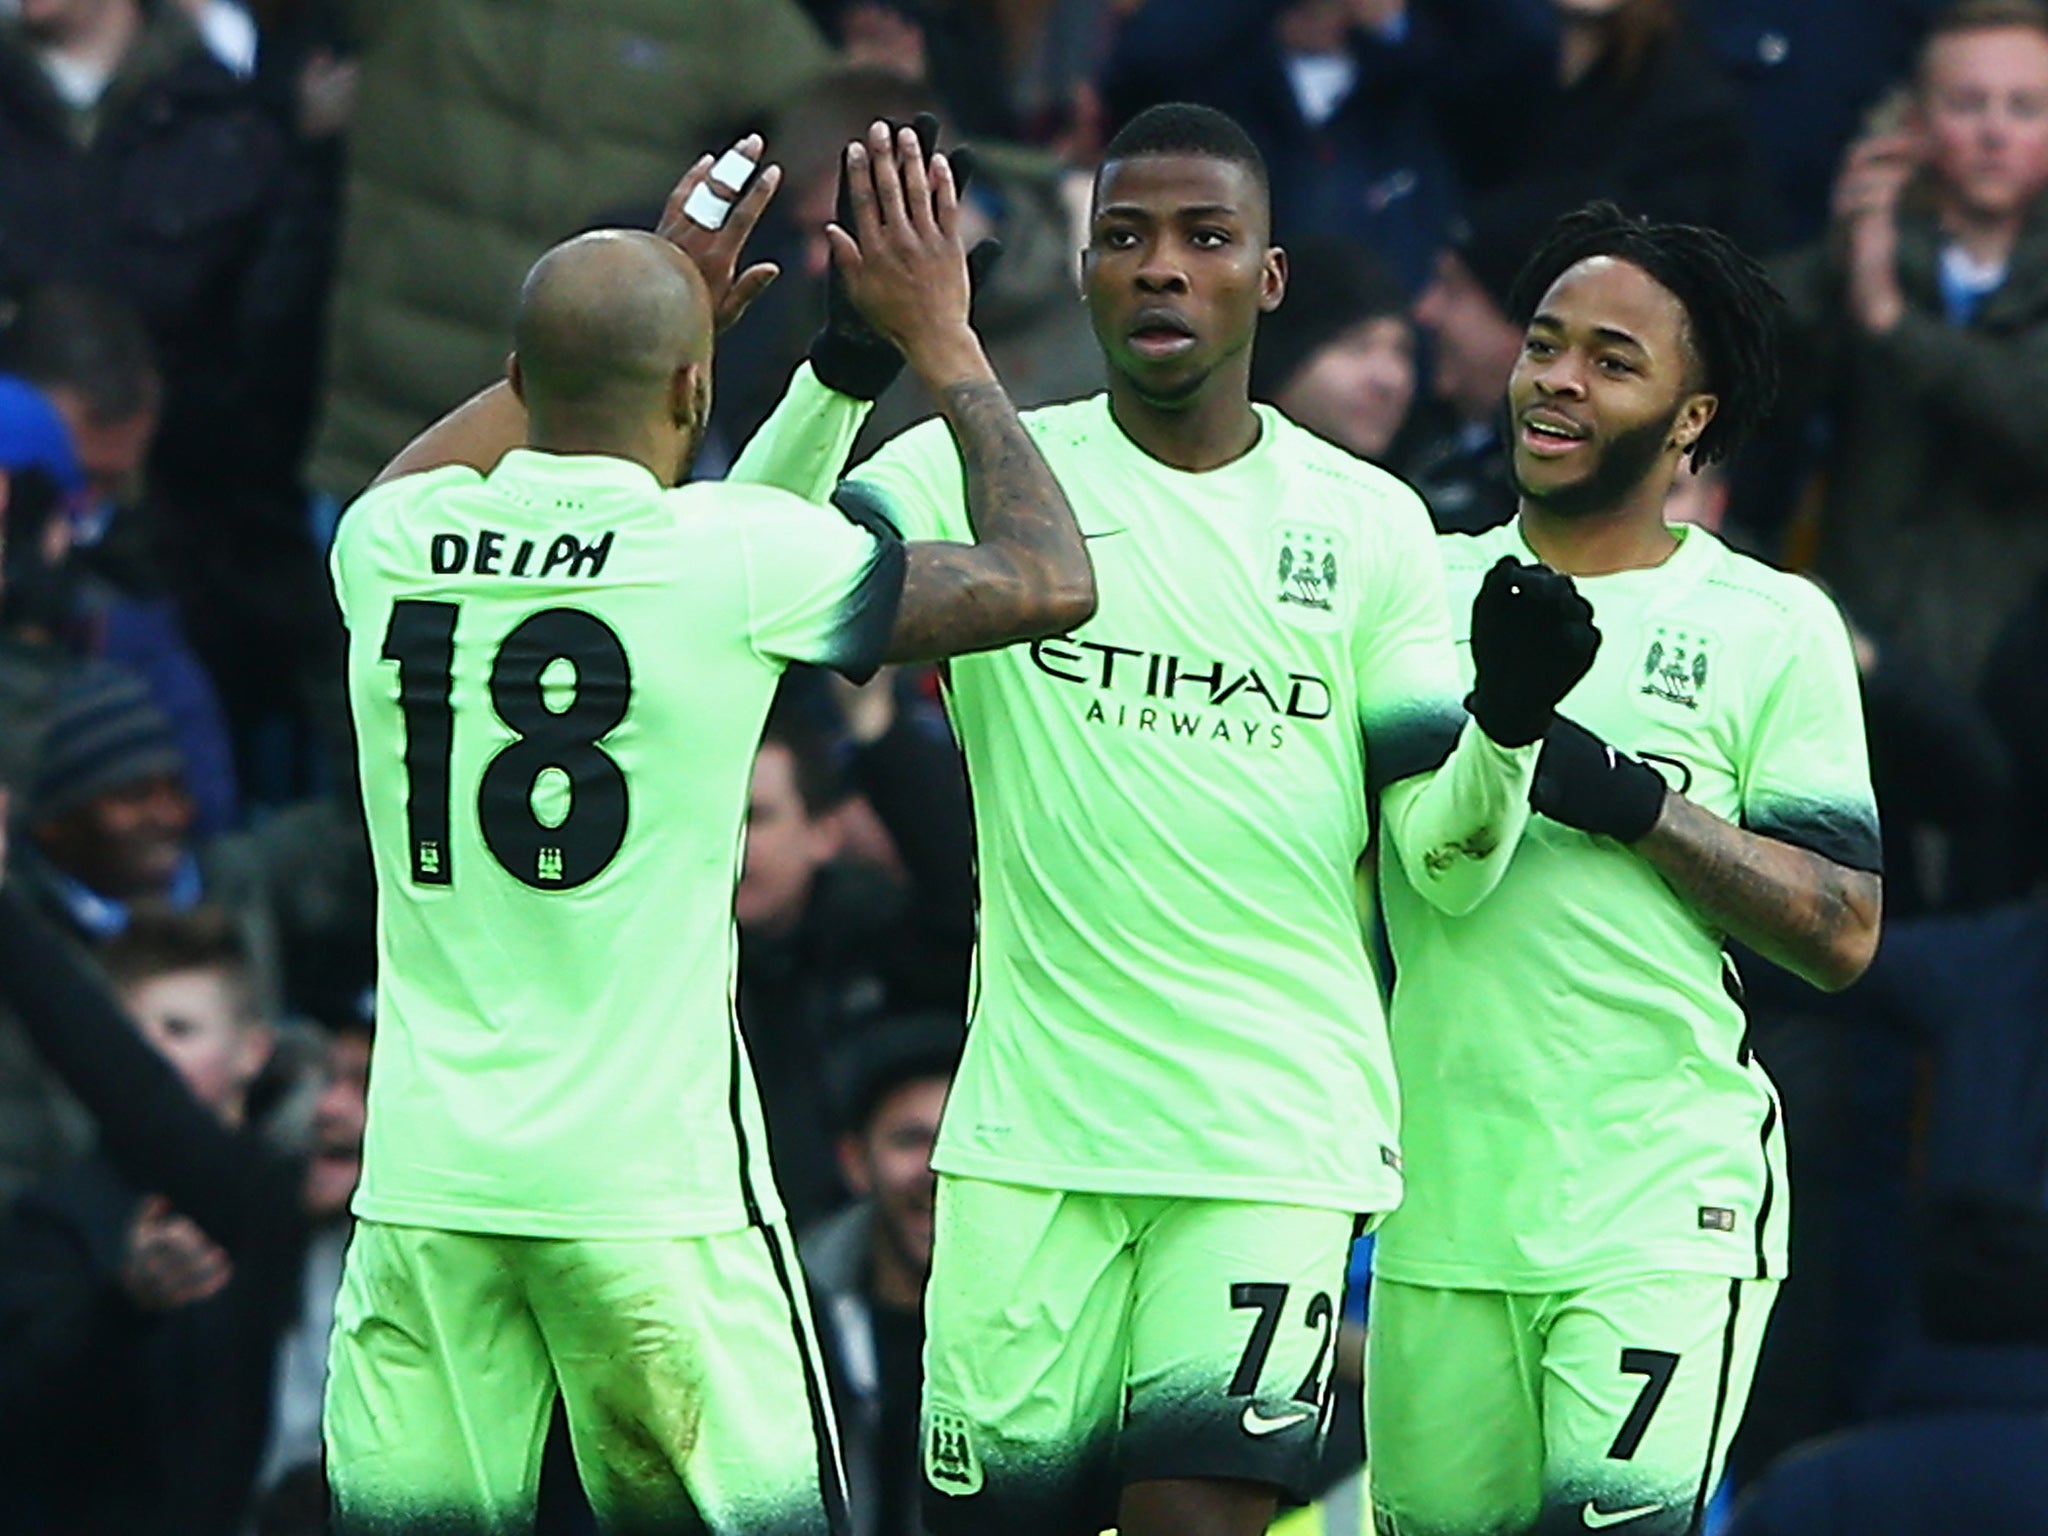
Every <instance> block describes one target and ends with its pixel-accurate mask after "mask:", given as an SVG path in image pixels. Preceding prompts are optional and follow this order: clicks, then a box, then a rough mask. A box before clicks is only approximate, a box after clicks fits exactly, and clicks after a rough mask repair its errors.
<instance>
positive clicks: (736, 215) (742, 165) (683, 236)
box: [654, 133, 782, 334]
mask: <svg viewBox="0 0 2048 1536" xmlns="http://www.w3.org/2000/svg"><path fill="white" fill-rule="evenodd" d="M764 148H765V145H764V144H763V143H762V140H761V135H759V134H758V133H750V134H748V135H747V136H746V137H745V138H743V139H741V140H739V141H738V142H736V143H735V144H734V145H733V146H732V148H730V149H728V150H727V151H726V152H725V153H724V154H723V155H720V156H719V157H718V159H717V160H715V161H714V160H713V159H712V158H711V156H709V155H702V156H699V157H698V160H697V163H696V164H695V165H693V166H691V167H690V168H689V170H687V171H685V172H684V173H683V179H682V180H681V181H679V182H677V183H676V185H675V190H674V191H672V192H670V193H669V195H668V202H667V204H666V205H664V206H663V208H662V210H661V222H660V223H659V224H657V225H655V226H654V232H655V233H656V234H657V235H659V236H661V238H662V239H664V240H666V241H668V242H669V244H671V245H673V246H674V247H675V248H676V249H677V250H679V251H681V252H682V253H683V254H684V255H685V256H687V257H689V258H690V260H692V261H693V262H695V263H696V264H697V271H698V272H699V273H700V274H701V275H702V276H703V278H704V286H705V287H707V288H709V289H710V290H711V313H712V316H713V319H714V322H715V323H716V325H717V327H718V330H719V332H720V334H723V333H724V332H725V331H726V330H727V328H729V327H730V326H731V325H732V323H733V322H734V321H735V320H737V319H739V317H740V316H741V315H743V314H745V313H746V312H747V306H748V305H750V304H752V303H753V302H754V300H756V299H758V298H759V297H760V296H761V293H762V290H763V289H765V288H766V287H767V286H768V285H769V284H770V283H772V282H774V281H775V279H776V276H777V275H778V274H779V273H780V271H781V268H779V267H777V266H776V265H775V263H774V262H772V261H760V262H756V263H755V264H754V265H753V266H751V267H748V268H747V269H746V270H745V271H741V270H740V252H741V250H743V249H744V248H745V246H746V243H747V239H748V237H749V236H751V235H752V234H753V233H754V226H755V225H756V224H758V223H760V222H761V215H762V213H763V212H764V211H765V210H766V209H767V207H768V203H769V200H770V199H772V198H773V197H774V196H775V189H776V188H777V187H779V186H781V185H782V167H781V166H779V165H770V166H765V167H761V168H760V169H758V170H755V169H752V168H753V167H759V166H760V163H761V155H762V151H763V150H764ZM711 220H716V221H717V222H716V223H712V222H709V221H711Z"/></svg>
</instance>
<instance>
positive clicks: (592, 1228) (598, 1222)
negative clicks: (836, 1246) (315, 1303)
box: [350, 1196, 783, 1242]
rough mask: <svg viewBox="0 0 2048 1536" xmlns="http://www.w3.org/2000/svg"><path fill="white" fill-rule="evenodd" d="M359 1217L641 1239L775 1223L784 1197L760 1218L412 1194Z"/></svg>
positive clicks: (498, 1232)
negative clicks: (597, 1211)
mask: <svg viewBox="0 0 2048 1536" xmlns="http://www.w3.org/2000/svg"><path fill="white" fill-rule="evenodd" d="M350 1209H351V1211H352V1212H353V1213H354V1215H355V1216H356V1218H357V1219H358V1220H360V1221H374V1222H379V1223H381V1224H383V1225H384V1226H387V1227H428V1228H431V1229H433V1230H434V1231H437V1232H475V1233H480V1234H483V1235H487V1236H492V1237H551V1238H577V1239H585V1240H593V1241H603V1242H638V1241H645V1240H652V1239H662V1238H675V1237H717V1236H719V1235H721V1234H722V1233H726V1232H742V1231H745V1230H746V1229H747V1228H748V1227H751V1226H756V1225H760V1226H773V1225H775V1224H776V1223H778V1222H780V1221H781V1220H782V1219H783V1211H782V1207H781V1205H780V1204H779V1203H771V1204H765V1205H763V1206H762V1208H761V1219H760V1221H759V1222H758V1223H756V1222H751V1221H749V1220H747V1213H746V1211H745V1210H744V1209H742V1208H740V1207H737V1206H735V1207H734V1208H732V1209H731V1210H724V1209H720V1210H716V1211H689V1210H684V1211H677V1212H672V1213H665V1214H663V1215H660V1216H645V1215H635V1216H594V1215H592V1214H591V1213H590V1212H588V1211H575V1212H570V1211H535V1210H525V1209H513V1208H495V1209H494V1208H488V1207H480V1206H463V1205H433V1204H428V1203H423V1202H420V1201H412V1200H380V1199H376V1198H374V1197H373V1198H371V1199H368V1200H365V1199H363V1198H361V1197H360V1196H358V1197H357V1198H356V1200H355V1201H354V1203H353V1204H352V1205H351V1206H350Z"/></svg>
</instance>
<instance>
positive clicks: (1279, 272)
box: [1259, 245, 1287, 315]
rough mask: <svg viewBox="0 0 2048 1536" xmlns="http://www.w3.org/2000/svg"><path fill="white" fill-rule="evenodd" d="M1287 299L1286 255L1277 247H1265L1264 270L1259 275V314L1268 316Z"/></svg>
mask: <svg viewBox="0 0 2048 1536" xmlns="http://www.w3.org/2000/svg"><path fill="white" fill-rule="evenodd" d="M1286 297H1287V253H1286V252H1285V251H1283V250H1281V249H1280V247H1279V246H1277V245H1269V246H1267V247H1266V260H1265V265H1264V269H1263V270H1262V271H1261V272H1260V273H1259V313H1260V314H1262V315H1270V314H1271V313H1273V311H1274V310H1276V309H1278V308H1279V307H1280V301H1281V300H1282V299H1284V298H1286Z"/></svg>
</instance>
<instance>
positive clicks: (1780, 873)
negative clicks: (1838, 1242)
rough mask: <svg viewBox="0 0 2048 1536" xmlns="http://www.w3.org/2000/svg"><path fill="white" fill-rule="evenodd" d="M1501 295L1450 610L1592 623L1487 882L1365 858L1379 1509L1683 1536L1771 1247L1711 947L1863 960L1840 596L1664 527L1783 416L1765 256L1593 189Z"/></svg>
mask: <svg viewBox="0 0 2048 1536" xmlns="http://www.w3.org/2000/svg"><path fill="white" fill-rule="evenodd" d="M1514 299H1515V302H1516V304H1517V306H1518V311H1519V314H1520V315H1521V317H1523V318H1524V319H1525V320H1526V323H1527V331H1526V335H1525V339H1524V342H1523V347H1522V353H1521V357H1520V359H1519V361H1518V362H1517V364H1516V366H1515V370H1514V373H1513V376H1512V378H1511V379H1510V381H1509V384H1508V399H1507V409H1508V414H1509V418H1510V423H1509V424H1510V426H1511V428H1512V432H1511V436H1510V442H1511V444H1512V453H1513V469H1514V475H1515V481H1516V485H1517V489H1518V490H1519V493H1520V498H1521V505H1520V514H1519V516H1518V517H1517V519H1516V520H1515V521H1514V522H1513V523H1511V524H1509V525H1507V526H1506V527H1503V528H1498V529H1495V530H1493V531H1491V532H1489V533H1485V534H1481V535H1479V536H1477V537H1464V536H1452V537H1447V538H1445V539H1443V540H1441V541H1440V546H1441V548H1442V550H1443V554H1444V560H1445V565H1446V568H1447V570H1448V572H1449V576H1450V588H1451V594H1452V604H1451V607H1452V612H1453V613H1454V614H1463V613H1465V612H1467V611H1468V610H1469V609H1470V606H1471V604H1470V596H1471V594H1472V592H1473V591H1474V590H1475V589H1476V588H1477V587H1478V586H1479V583H1480V581H1481V579H1482V577H1483V575H1484V573H1485V572H1486V570H1487V568H1488V567H1489V566H1490V565H1492V564H1493V563H1494V562H1495V561H1497V560H1499V559H1502V558H1507V557H1512V558H1516V559H1520V560H1539V561H1541V562H1542V563H1544V564H1545V565H1548V566H1550V567H1551V568H1553V569H1554V570H1557V571H1562V572H1565V573H1567V574H1569V575H1570V576H1571V577H1572V578H1573V580H1574V581H1575V582H1576V583H1577V585H1578V589H1579V591H1580V592H1581V593H1582V594H1583V595H1584V596H1585V597H1586V599H1587V600H1588V601H1589V602H1591V603H1592V605H1593V610H1594V618H1595V622H1596V623H1597V624H1598V626H1599V627H1600V630H1601V632H1602V636H1603V639H1602V643H1601V647H1600V652H1599V655H1598V658H1597V659H1596V661H1595V662H1594V664H1593V667H1592V669H1591V670H1590V671H1589V672H1588V673H1587V674H1586V676H1585V677H1584V679H1583V680H1582V681H1580V682H1579V683H1578V685H1577V686H1576V687H1575V688H1573V690H1572V691H1571V692H1570V693H1569V694H1567V695H1566V696H1565V698H1564V700H1563V702H1562V703H1561V704H1560V705H1559V706H1558V713H1557V716H1556V718H1555V720H1554V721H1553V723H1552V724H1551V726H1550V728H1549V730H1548V731H1547V732H1546V734H1545V737H1544V746H1543V752H1542V758H1541V762H1540V764H1539V767H1538V770H1537V777H1536V783H1535V786H1534V789H1533V791H1532V794H1531V802H1532V804H1533V806H1534V808H1535V810H1536V812H1537V815H1536V816H1534V817H1533V818H1532V819H1531V821H1530V824H1529V827H1528V830H1527V832H1526V833H1525V835H1524V836H1523V838H1522V840H1521V843H1520V844H1519V846H1518V847H1517V848H1516V850H1515V852H1514V855H1513V858H1512V860H1511V862H1510V864H1509V867H1508V870H1507V872H1506V874H1505V875H1504V876H1503V878H1502V880H1501V884H1500V886H1499V888H1498V889H1497V890H1495V891H1494V892H1493V893H1492V895H1491V896H1490V897H1489V899H1488V900H1487V901H1486V902H1485V903H1483V904H1482V905H1481V906H1480V907H1478V908H1476V909H1475V910H1473V911H1472V912H1470V913H1467V914H1465V915H1463V916H1458V917H1450V916H1446V915H1444V914H1442V913H1439V912H1436V911H1433V910H1431V909H1430V908H1429V907H1427V906H1426V905H1424V904H1423V903H1421V902H1419V901H1417V900H1416V899H1415V897H1414V895H1413V893H1412V892H1411V891H1408V890H1406V889H1404V882H1402V881H1400V880H1398V879H1392V878H1383V879H1382V881H1381V886H1382V890H1383V893H1384V899H1385V905H1386V916H1387V924H1388V928H1389V932H1390V935H1391V938H1392V942H1393V948H1394V953H1395V959H1396V968H1397V971H1398V977H1399V979H1398V981H1397V983H1396V988H1395V993H1394V1002H1393V1015H1392V1029H1393V1041H1394V1055H1395V1062H1396V1065H1397V1068H1398V1072H1399V1077H1400V1082H1401V1091H1402V1104H1403V1113H1402V1149H1403V1152H1404V1153H1405V1156H1406V1165H1407V1197H1406V1200H1405V1202H1404V1203H1403V1205H1402V1207H1401V1209H1400V1210H1399V1211H1397V1212H1396V1213H1395V1214H1394V1215H1393V1216H1391V1217H1390V1218H1389V1219H1388V1221H1387V1223H1386V1226H1385V1229H1384V1231H1383V1233H1382V1235H1381V1238H1380V1243H1379V1249H1378V1253H1377V1255H1376V1276H1375V1281H1374V1294H1373V1328H1372V1334H1371V1345H1370V1348H1371V1351H1372V1359H1371V1365H1370V1370H1369V1371H1368V1376H1367V1379H1368V1382H1369V1391H1370V1406H1369V1430H1370V1443H1371V1447H1372V1483H1373V1497H1374V1502H1375V1506H1376V1511H1377V1513H1378V1515H1379V1519H1380V1524H1379V1529H1380V1531H1381V1532H1382V1533H1383V1536H1523V1533H1527V1532H1541V1533H1545V1536H1550V1533H1558V1532H1565V1531H1572V1532H1583V1531H1597V1530H1603V1529H1608V1528H1615V1529H1618V1530H1620V1531H1622V1532H1623V1533H1624V1536H1681V1533H1693V1532H1697V1531H1698V1530H1699V1529H1700V1524H1701V1521H1702V1518H1703V1513H1704V1510H1705V1507H1706V1504H1707V1501H1708V1499H1709V1497H1710V1496H1711V1493H1712V1490H1713V1486H1714V1482H1715V1479H1716V1477H1717V1476H1718V1473H1719V1469H1720V1466H1721V1462H1722V1458H1723V1456H1724V1454H1725V1452H1726V1449H1727V1446H1728V1442H1729V1440H1730V1439H1731V1438H1732V1437H1733V1435H1734V1433H1735V1429H1736V1426H1737V1424H1738V1423H1739V1421H1740V1420H1741V1417H1742V1408H1743V1403H1744V1400H1745V1398H1746V1396H1747V1394H1748V1390H1749V1383H1750V1377H1751V1374H1752V1371H1753V1368H1754V1366H1755V1363H1756V1355H1757V1348H1758V1345H1759V1343H1760V1341H1761V1339H1762V1337H1763V1331H1764V1322H1765V1319H1766V1318H1767V1317H1768V1316H1769V1313H1770V1308H1771V1303H1772V1300H1773V1298H1774V1296H1775V1293H1776V1291H1777V1286H1778V1282H1779V1280H1780V1279H1781V1278H1782V1277H1783V1275H1784V1273H1785V1231H1786V1216H1787V1203H1786V1195H1785V1183H1784V1164H1783V1145H1784V1143H1783V1129H1782V1126H1781V1123H1780V1115H1779V1108H1778V1100H1777V1095H1776V1093H1775V1091H1774V1090H1773V1088H1772V1086H1771V1082H1770V1079H1769V1078H1768V1077H1767V1076H1766V1075H1765V1073H1764V1070H1763V1068H1762V1066H1761V1065H1760V1064H1759V1063H1758V1062H1757V1061H1756V1060H1755V1058H1754V1057H1753V1056H1752V1055H1751V1053H1750V1049H1749V1042H1748V1038H1747V1034H1746V1031H1745V1028H1744V1020H1743V1012H1742V1004H1741V1000H1740V999H1741V989H1740V985H1739V983H1738V981H1737V979H1736V977H1735V974H1734V970H1733V967H1732V965H1731V964H1730V963H1729V960H1728V957H1727V955H1726V953H1725V951H1724V944H1725V943H1726V941H1727V940H1729V939H1737V940H1740V941H1741V942H1742V943H1744V944H1746V945H1748V946H1749V947H1750V948H1751V949H1754V950H1756V951H1757V952H1758V953H1760V954H1763V955H1765V956H1768V957H1769V958H1770V959H1772V960H1774V961H1776V962H1777V963H1778V964H1780V965H1783V966H1786V967H1788V968H1789V969H1791V970H1793V971H1795V972H1797V973H1799V974H1800V975H1802V976H1804V977H1806V978H1807V979H1808V980H1810V981H1812V982H1813V983H1815V984H1816V985H1818V986H1821V987H1825V988H1830V989H1833V988H1839V987H1843V986H1846V985H1848V984H1849V983H1850V982H1851V981H1853V980H1854V979H1855V978H1856V977H1857V976H1858V975H1859V974H1861V972H1862V971H1863V969H1864V967H1865V966H1866V965H1867V964H1868V963H1869V961H1870V957H1871V954H1872V952H1873V951H1874V949H1875V947H1876V943H1877V932H1878V914H1879V906H1880V877H1879V857H1878V835H1877V817H1876V811H1875V809H1874V806H1873V803H1872V800H1871V792H1870V780H1869V770H1868V763H1867V758H1866V753H1865V749H1864V740H1863V725H1862V719H1861V715H1860V708H1859V703H1858V696H1857V685H1856V672H1855V667H1854V665H1853V663H1852V660H1851V655H1850V647H1849V640H1848V636H1847V633H1846V631H1845V629H1844V626H1843V623H1842V620H1841V618H1840V616H1839V615H1838V614H1837V613H1836V612H1835V609H1834V607H1833V605H1832V604H1831V603H1830V602H1829V601H1828V599H1827V598H1826V596H1824V595H1823V594H1822V593H1821V592H1820V590H1819V589H1818V588H1816V587H1813V586H1811V585H1809V584H1808V583H1807V582H1805V581H1802V580H1800V579H1798V578H1797V577H1793V576H1789V575H1786V574H1783V573H1781V572H1778V571H1774V570H1772V569H1770V568H1768V567H1766V566H1764V565H1761V564H1759V563H1758V562H1756V561H1754V560H1750V559H1747V558H1745V557H1744V556H1741V555H1738V554H1736V553H1735V552H1733V551H1732V550H1730V549H1728V548H1727V547H1726V546H1724V545H1723V544H1721V543H1720V542H1719V541H1718V540H1717V539H1715V538H1714V537H1713V536H1712V535H1711V534H1709V533H1707V532H1706V531H1705V530H1703V529H1699V528H1683V527H1674V526H1671V525H1668V524H1667V523H1666V522H1665V521H1664V517H1663V506H1664V499H1665V494H1666V492H1667V491H1668V490H1669V489H1670V486H1671V483H1672V479H1673V477H1674V476H1675V475H1676V474H1677V472H1678V470H1679V467H1680V461H1681V460H1682V459H1684V458H1686V457H1688V456H1690V457H1691V458H1692V459H1693V460H1694V461H1695V463H1698V464H1706V463H1711V462H1713V461H1714V460H1716V459H1720V458H1723V457H1725V456H1727V455H1728V454H1730V453H1732V452H1734V451H1735V449H1736V448H1737V447H1738V446H1739V445H1740V443H1741V442H1742V439H1743V437H1744V436H1745V435H1746V433H1747V432H1748V431H1749V429H1750V428H1751V427H1752V426H1754V425H1755V423H1756V422H1757V421H1758V420H1759V419H1760V418H1761V417H1762V416H1763V415H1764V414H1765V413H1766V412H1767V411H1768V410H1769V408H1770V403H1771V398H1772V394H1773V392H1774V386H1775V382H1776V362H1775V355H1776V347H1777V331H1778V317H1779V309H1780V305H1781V301H1780V299H1779V297H1778V295H1777V293H1776V292H1775V290H1773V289H1772V287H1771V286H1770V283H1769V282H1768V280H1767V279H1766V278H1765V277H1764V275H1763V273H1762V272H1761V271H1760V270H1759V269H1758V268H1757V266H1756V265H1755V263H1754V262H1752V261H1751V260H1750V259H1749V258H1748V257H1746V256H1745V255H1743V254H1742V253H1741V252H1740V251H1739V250H1737V249H1736V248H1735V247H1734V246H1733V245H1732V244H1730V243H1729V242H1728V241H1727V240H1725V239H1723V238H1722V237H1721V236H1719V235H1716V234H1714V233H1712V232H1710V231H1707V230H1703V229H1695V228H1690V227H1686V226H1680V225H1669V224H1655V223H1650V222H1647V221H1644V220H1640V219H1635V218H1630V217H1628V216H1626V215H1624V214H1623V213H1622V212H1621V211H1620V210H1618V209H1616V208H1614V207H1613V206H1611V205H1607V204H1601V205H1595V206H1593V207H1589V208H1585V209H1582V210H1580V211H1579V212H1577V213H1574V214H1571V215H1569V216H1567V217H1566V218H1564V219H1562V220H1561V221H1559V223H1558V224H1557V225H1556V226H1555V227H1554V228H1553V230H1552V231H1551V233H1550V235H1549V236H1548V237H1547V239H1546V240H1545V242H1544V244H1543V246H1542V248H1541V249H1539V250H1538V251H1537V252H1536V253H1535V255H1534V256H1533V257H1532V258H1531V259H1530V261H1529V263H1528V265H1527V267H1526V268H1525V269H1524V270H1523V272H1522V274H1521V277H1520V279H1519V282H1518V284H1517V290H1516V292H1515V295H1514ZM1383 868H1384V866H1383Z"/></svg>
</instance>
